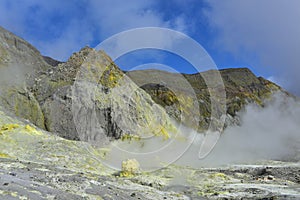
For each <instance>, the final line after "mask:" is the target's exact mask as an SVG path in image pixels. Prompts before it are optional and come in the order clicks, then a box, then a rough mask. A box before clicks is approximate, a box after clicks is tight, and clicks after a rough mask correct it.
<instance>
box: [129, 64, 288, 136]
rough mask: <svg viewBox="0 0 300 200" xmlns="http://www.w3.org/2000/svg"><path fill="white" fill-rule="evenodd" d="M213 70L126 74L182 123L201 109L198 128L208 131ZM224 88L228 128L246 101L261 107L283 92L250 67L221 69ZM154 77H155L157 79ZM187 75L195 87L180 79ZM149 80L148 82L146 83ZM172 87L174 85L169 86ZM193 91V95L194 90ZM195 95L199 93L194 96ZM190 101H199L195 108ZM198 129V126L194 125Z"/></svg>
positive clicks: (235, 120)
mask: <svg viewBox="0 0 300 200" xmlns="http://www.w3.org/2000/svg"><path fill="white" fill-rule="evenodd" d="M210 73H211V71H208V72H202V73H197V74H183V75H180V74H175V73H169V72H165V71H164V72H163V71H158V70H142V71H130V72H127V75H128V76H129V77H130V78H131V79H132V80H133V81H134V82H136V83H137V85H141V88H143V89H144V90H145V91H146V92H147V93H149V94H150V95H151V97H152V98H153V100H154V101H155V102H156V103H158V104H160V105H161V106H163V107H164V108H165V109H166V111H167V112H168V114H169V115H170V116H172V117H174V118H175V119H177V120H178V121H180V122H181V123H183V124H185V125H187V126H190V122H191V120H192V119H191V116H193V115H196V114H195V112H199V113H200V115H201V117H200V119H199V124H198V125H199V126H198V127H199V130H200V131H205V130H207V129H208V128H209V124H210V123H211V120H212V119H211V106H212V105H211V99H210V91H209V88H208V87H207V85H206V83H205V81H204V78H203V77H205V76H207V77H210V76H211V75H210ZM219 73H220V75H221V77H222V80H223V84H224V89H225V92H226V123H225V127H226V126H228V125H231V124H237V123H239V122H238V118H236V113H237V112H238V111H240V110H241V109H243V107H244V106H245V105H246V104H249V103H256V104H257V105H259V106H263V105H264V101H265V100H266V99H268V98H271V96H272V94H274V93H275V92H278V91H281V92H284V90H283V89H282V88H280V87H279V86H278V85H276V84H274V83H272V82H270V81H268V80H266V79H264V78H262V77H256V76H255V75H254V74H253V73H252V72H251V71H250V70H249V69H247V68H237V69H224V70H220V71H219ZM154 77H155V78H154ZM182 77H184V79H185V80H187V81H188V84H189V85H190V86H191V88H192V90H190V91H189V90H187V89H186V87H183V86H182V85H181V84H182V83H181V82H180V81H178V80H180V79H181V78H182ZM147 79H149V80H150V79H156V80H161V82H162V83H156V84H153V83H152V84H151V83H150V82H151V81H148V80H147ZM145 82H146V83H147V82H149V84H144V83H145ZM169 88H172V90H173V91H172V90H171V89H169ZM192 92H194V94H193V93H192ZM193 95H195V96H196V98H195V99H193ZM190 101H197V103H198V106H197V107H198V109H199V110H197V111H195V110H194V109H195V105H194V104H193V103H192V102H190ZM193 128H195V127H193Z"/></svg>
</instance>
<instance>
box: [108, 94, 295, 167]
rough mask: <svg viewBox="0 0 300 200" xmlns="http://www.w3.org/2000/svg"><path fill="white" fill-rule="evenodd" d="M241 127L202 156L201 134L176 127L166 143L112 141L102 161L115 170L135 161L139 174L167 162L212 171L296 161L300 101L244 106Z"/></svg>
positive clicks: (278, 100) (281, 99) (283, 99)
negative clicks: (254, 164)
mask: <svg viewBox="0 0 300 200" xmlns="http://www.w3.org/2000/svg"><path fill="white" fill-rule="evenodd" d="M238 117H239V119H240V121H241V125H239V126H237V125H235V126H230V127H227V128H226V129H225V131H224V132H223V133H222V134H221V136H220V138H219V140H218V142H217V144H216V145H215V146H214V148H213V149H212V151H211V152H210V153H209V154H208V155H207V156H206V157H205V158H204V159H199V157H198V155H199V150H200V147H201V144H202V142H203V140H204V134H201V133H197V132H196V131H194V130H192V129H189V128H187V127H184V126H182V125H179V124H177V126H178V130H179V133H177V135H176V136H175V137H173V139H171V141H164V140H162V139H161V138H159V137H153V138H151V139H149V138H148V139H147V140H142V141H130V142H126V141H115V142H113V143H112V144H111V146H110V147H109V149H110V152H109V153H108V156H107V157H106V159H105V162H106V164H107V165H109V166H110V167H113V168H115V169H118V168H119V167H120V166H121V162H122V160H124V159H127V158H129V159H132V158H135V159H137V160H138V161H139V162H140V165H141V169H142V170H143V171H151V170H155V169H159V168H161V167H165V166H168V165H169V164H176V165H180V166H190V167H194V168H200V167H217V166H224V165H230V164H247V163H248V164H249V163H252V164H253V163H255V162H258V161H262V160H280V161H299V160H300V133H299V130H300V103H299V102H298V101H297V100H295V99H294V98H292V97H288V96H287V95H286V94H282V93H281V94H276V95H274V97H273V98H272V100H269V101H268V102H266V103H265V106H264V107H263V108H262V107H259V106H257V105H255V104H249V105H247V106H246V107H245V109H244V110H243V111H241V112H239V113H238Z"/></svg>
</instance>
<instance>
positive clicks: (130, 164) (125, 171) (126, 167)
mask: <svg viewBox="0 0 300 200" xmlns="http://www.w3.org/2000/svg"><path fill="white" fill-rule="evenodd" d="M139 170H140V164H139V162H138V161H137V160H136V159H127V160H125V161H123V162H122V171H121V173H120V176H121V177H130V176H133V175H135V174H137V173H138V172H139Z"/></svg>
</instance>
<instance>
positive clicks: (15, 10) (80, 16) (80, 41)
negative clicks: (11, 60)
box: [0, 0, 185, 60]
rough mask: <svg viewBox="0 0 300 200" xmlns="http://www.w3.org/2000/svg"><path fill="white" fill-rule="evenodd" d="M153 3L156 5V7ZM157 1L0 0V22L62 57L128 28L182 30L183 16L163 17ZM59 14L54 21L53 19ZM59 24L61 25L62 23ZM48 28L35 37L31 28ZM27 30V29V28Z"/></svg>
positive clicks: (50, 54) (48, 51)
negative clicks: (165, 18)
mask: <svg viewBox="0 0 300 200" xmlns="http://www.w3.org/2000/svg"><path fill="white" fill-rule="evenodd" d="M155 6H156V7H155ZM157 6H158V2H155V1H149V0H131V1H129V2H126V3H125V2H124V1H122V0H110V1H108V0H104V1H98V0H87V1H84V2H83V1H82V2H81V1H79V2H71V1H59V0H53V1H38V0H29V1H22V2H19V1H18V2H15V1H9V0H7V1H5V0H4V1H2V2H1V4H0V16H1V17H0V24H1V25H2V26H4V27H5V28H7V29H8V30H11V31H12V32H14V33H16V34H17V35H21V36H22V37H24V39H26V40H27V41H29V42H31V43H33V45H34V46H36V47H37V48H38V49H39V50H40V51H41V52H42V53H43V54H46V55H48V56H52V57H54V58H56V59H61V60H65V59H67V58H68V57H69V56H70V54H71V53H72V52H74V51H78V50H79V49H80V48H82V47H83V46H85V45H91V43H92V42H93V41H97V40H98V41H99V42H101V41H102V40H104V39H106V38H107V37H109V36H111V35H113V34H116V33H118V32H120V31H125V30H128V29H131V28H138V27H145V26H148V27H149V26H156V27H169V28H175V29H178V30H185V20H184V19H183V18H182V17H180V16H179V17H177V18H176V19H171V20H164V18H163V16H162V14H161V13H159V12H158V11H157V9H155V8H157ZM55 17H61V18H58V19H55V20H53V21H51V20H52V18H55ZM62 24H63V25H64V26H62ZM39 29H44V31H45V30H49V33H41V34H42V36H40V37H41V38H42V37H45V36H43V35H47V34H49V38H46V39H44V38H42V39H41V38H38V37H37V34H36V33H32V32H34V31H33V30H37V32H38V31H39ZM28 30H30V31H31V32H30V31H28Z"/></svg>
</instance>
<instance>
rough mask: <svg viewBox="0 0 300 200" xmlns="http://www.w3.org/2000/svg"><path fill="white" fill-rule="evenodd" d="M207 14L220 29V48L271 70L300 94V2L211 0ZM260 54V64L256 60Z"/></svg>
mask: <svg viewBox="0 0 300 200" xmlns="http://www.w3.org/2000/svg"><path fill="white" fill-rule="evenodd" d="M207 3H208V4H210V6H211V9H209V10H208V12H207V16H208V19H209V23H210V24H211V25H212V27H213V28H216V29H218V31H219V38H218V41H217V46H216V48H219V49H223V50H227V51H229V52H231V53H233V54H235V55H236V56H237V57H240V58H242V59H245V60H247V61H248V62H249V64H251V65H254V66H255V67H256V68H259V67H265V69H262V68H261V69H259V71H261V72H262V71H271V72H273V74H269V75H270V76H275V77H276V78H277V79H280V80H281V81H280V82H282V83H283V84H284V85H283V86H284V87H286V88H287V89H289V90H291V91H292V92H294V93H296V94H298V95H299V94H300V88H299V85H300V78H299V77H298V75H299V73H300V57H299V53H300V37H299V35H300V26H299V25H298V24H299V20H300V1H298V0H291V1H281V0H265V1H260V0H244V1H239V0H227V1H216V0H212V1H207ZM253 57H257V58H258V59H260V62H259V63H255V61H254V60H255V59H253Z"/></svg>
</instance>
